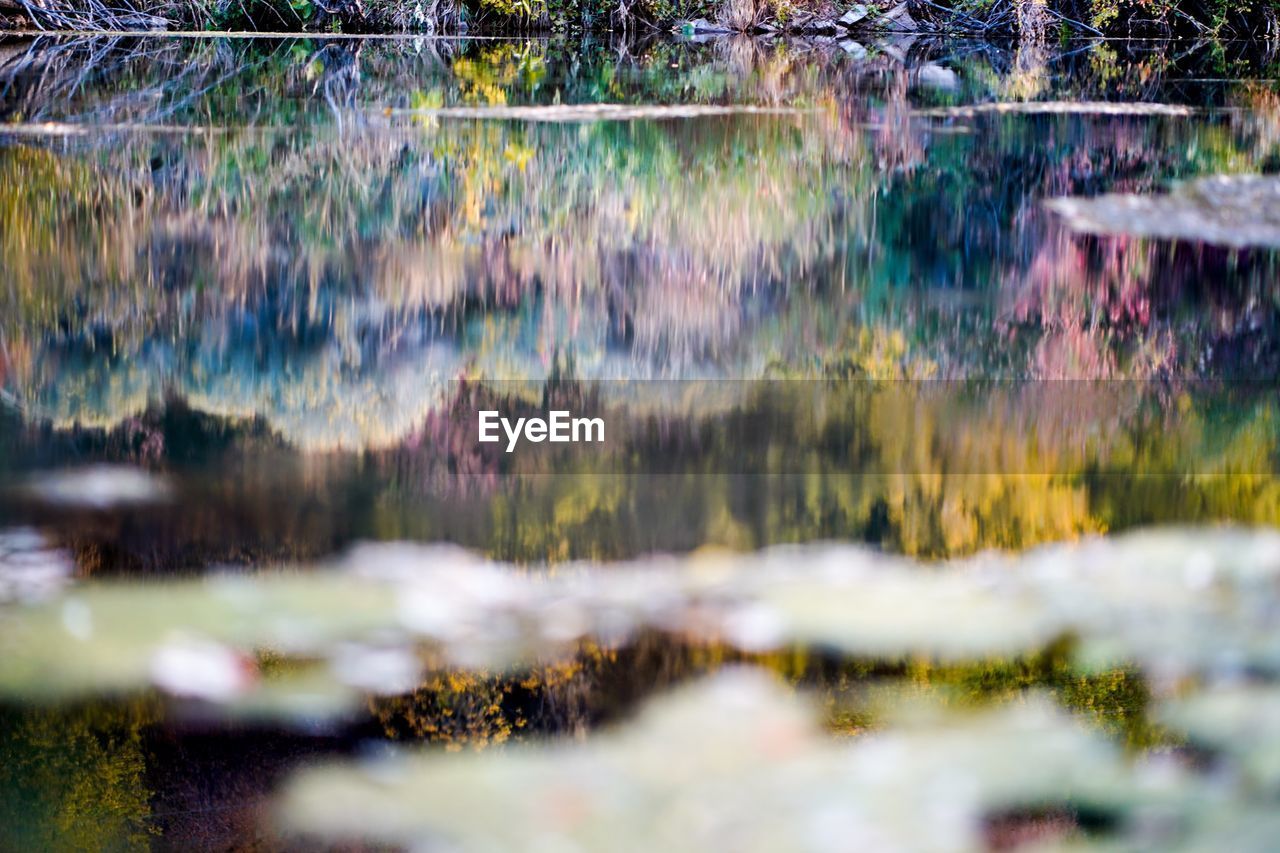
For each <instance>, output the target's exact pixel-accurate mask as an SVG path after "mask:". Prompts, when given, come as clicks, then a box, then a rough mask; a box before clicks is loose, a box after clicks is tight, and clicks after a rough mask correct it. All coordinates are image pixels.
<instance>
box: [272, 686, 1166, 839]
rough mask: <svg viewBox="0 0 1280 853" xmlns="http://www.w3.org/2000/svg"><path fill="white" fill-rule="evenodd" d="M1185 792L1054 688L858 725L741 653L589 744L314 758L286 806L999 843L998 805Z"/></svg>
mask: <svg viewBox="0 0 1280 853" xmlns="http://www.w3.org/2000/svg"><path fill="white" fill-rule="evenodd" d="M1183 799H1184V786H1183V785H1182V780H1181V779H1180V778H1179V777H1178V776H1176V775H1174V776H1170V775H1167V774H1166V775H1164V776H1157V775H1152V774H1147V773H1144V772H1142V770H1141V769H1140V768H1134V767H1132V766H1130V765H1129V764H1127V763H1126V762H1125V761H1124V759H1123V758H1122V757H1121V756H1120V755H1119V753H1118V751H1117V750H1116V749H1115V748H1114V747H1113V746H1112V745H1111V744H1109V743H1107V742H1106V740H1105V739H1104V738H1103V737H1101V736H1100V735H1099V734H1097V733H1096V732H1091V731H1089V730H1088V729H1087V728H1086V727H1085V726H1084V725H1082V724H1081V723H1080V722H1079V721H1077V720H1074V719H1072V718H1070V717H1069V716H1067V715H1066V714H1064V713H1063V712H1061V711H1060V710H1058V709H1056V708H1054V707H1053V706H1052V705H1051V703H1049V702H1047V701H1045V699H1044V698H1043V697H1038V696H1033V697H1030V698H1029V699H1026V700H1024V701H1023V702H1022V703H1019V704H1015V705H1009V706H1005V707H1001V708H997V709H995V710H992V711H989V712H986V713H980V714H965V713H954V712H953V713H950V714H942V715H938V714H932V715H927V716H924V717H922V718H920V719H917V720H914V721H904V722H903V723H902V724H900V725H897V726H894V727H891V728H889V729H887V730H885V731H881V732H876V733H874V734H871V735H867V736H865V737H862V738H859V739H858V740H856V741H854V742H853V743H842V742H839V741H835V740H832V739H829V738H828V737H826V736H825V735H824V734H823V732H822V731H821V729H820V728H819V726H818V713H817V709H815V708H813V707H811V706H810V705H809V704H808V703H807V702H805V701H803V700H800V699H797V698H796V697H795V696H793V695H792V694H790V693H789V692H788V691H786V690H785V689H784V688H782V687H781V686H779V685H778V684H777V683H776V682H774V681H772V680H771V679H770V678H768V677H767V676H765V675H764V674H762V673H758V672H755V671H749V670H736V671H735V670H730V671H728V672H724V673H721V674H720V675H718V676H716V677H713V678H711V679H708V680H706V681H704V682H702V683H699V684H695V685H692V686H690V687H686V688H684V689H682V690H679V691H677V692H675V693H673V694H671V695H668V696H665V697H662V698H661V699H659V700H656V701H654V702H652V703H651V704H650V705H649V706H648V707H646V708H645V709H644V710H643V711H642V712H641V713H640V715H639V716H638V718H636V719H635V720H633V721H631V722H630V723H628V724H626V725H625V726H624V727H622V728H621V729H620V730H618V731H615V732H611V733H605V734H602V735H600V736H598V737H595V738H593V739H590V740H588V741H587V742H586V743H585V744H578V743H572V742H570V743H557V744H551V745H546V746H542V745H538V746H515V747H511V748H508V749H506V750H504V751H503V752H501V753H496V754H495V753H492V752H486V753H481V754H471V755H466V754H441V753H431V752H410V753H404V754H401V755H399V756H397V757H396V758H395V759H394V760H390V761H383V762H379V763H375V764H365V765H355V764H351V763H341V764H331V765H328V766H318V767H313V768H308V769H305V770H302V771H301V772H299V773H296V774H295V775H294V777H293V778H292V779H291V780H290V781H289V783H288V784H287V786H286V788H285V791H284V794H283V797H282V804H281V810H280V812H281V816H282V818H283V820H284V822H285V824H286V826H287V827H288V828H289V829H291V830H292V831H293V832H295V833H298V834H300V835H303V836H306V837H309V838H317V837H318V838H322V839H329V840H335V839H342V840H344V841H350V840H352V839H360V840H365V841H371V842H374V843H381V844H390V845H396V846H399V845H404V846H409V847H413V848H416V847H419V846H423V845H435V844H439V843H444V844H445V845H447V846H448V847H449V848H450V849H459V850H505V849H538V850H552V849H554V850H597V849H617V850H743V851H753V850H760V851H768V850H812V851H824V850H832V851H835V850H856V849H874V850H937V851H962V850H978V849H982V848H983V847H984V838H985V829H984V818H985V817H986V816H988V815H990V814H1005V813H1010V812H1016V811H1017V810H1018V809H1043V808H1045V807H1047V806H1051V805H1054V804H1061V805H1063V806H1067V805H1070V806H1077V805H1079V806H1084V807H1088V808H1091V809H1094V810H1097V811H1098V812H1100V813H1102V814H1105V815H1107V816H1108V817H1110V818H1129V819H1132V821H1133V824H1134V825H1137V826H1139V827H1141V826H1143V825H1144V824H1143V822H1142V820H1141V818H1142V817H1143V816H1144V815H1145V814H1146V813H1147V812H1149V811H1150V810H1151V809H1153V808H1158V807H1159V806H1161V805H1163V804H1175V803H1180V802H1182V801H1183ZM494 814H501V815H502V816H503V819H502V820H494V819H493V815H494Z"/></svg>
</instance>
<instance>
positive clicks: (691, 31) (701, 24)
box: [679, 18, 733, 36]
mask: <svg viewBox="0 0 1280 853" xmlns="http://www.w3.org/2000/svg"><path fill="white" fill-rule="evenodd" d="M679 31H680V32H681V33H682V34H684V35H687V36H691V35H720V34H727V33H731V32H733V30H731V29H729V28H728V27H725V26H721V25H720V24H713V23H711V22H710V21H708V20H707V19H706V18H694V19H693V20H692V21H683V22H681V24H680V26H679Z"/></svg>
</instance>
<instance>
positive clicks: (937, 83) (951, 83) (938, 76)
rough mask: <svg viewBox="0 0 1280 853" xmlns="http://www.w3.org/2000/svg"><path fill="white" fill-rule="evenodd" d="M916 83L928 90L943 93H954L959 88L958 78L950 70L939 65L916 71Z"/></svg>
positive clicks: (927, 66)
mask: <svg viewBox="0 0 1280 853" xmlns="http://www.w3.org/2000/svg"><path fill="white" fill-rule="evenodd" d="M916 82H917V83H919V85H921V86H924V87H925V88H928V89H937V90H940V91H943V92H954V91H956V89H958V88H960V78H959V77H957V76H956V72H954V71H952V70H951V69H950V68H943V67H942V66H941V65H926V66H924V67H923V68H920V69H918V70H917V71H916Z"/></svg>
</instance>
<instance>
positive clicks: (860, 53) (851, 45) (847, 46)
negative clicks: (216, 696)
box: [840, 39, 867, 59]
mask: <svg viewBox="0 0 1280 853" xmlns="http://www.w3.org/2000/svg"><path fill="white" fill-rule="evenodd" d="M840 49H841V50H843V51H844V52H845V53H847V54H849V55H850V56H852V57H853V58H854V59H866V58H867V49H866V48H865V47H863V46H862V45H860V44H858V43H857V42H856V41H854V40H853V39H845V40H844V41H842V42H840Z"/></svg>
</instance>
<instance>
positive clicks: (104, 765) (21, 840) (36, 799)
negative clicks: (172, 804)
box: [0, 702, 155, 851]
mask: <svg viewBox="0 0 1280 853" xmlns="http://www.w3.org/2000/svg"><path fill="white" fill-rule="evenodd" d="M154 713H155V712H154V709H152V708H151V707H150V706H149V705H148V704H146V703H136V702H135V703H129V704H125V705H116V706H112V705H105V704H92V705H86V706H81V707H77V708H70V709H66V710H25V711H17V710H11V711H6V712H5V713H4V715H3V718H0V827H3V830H0V834H3V836H4V838H5V842H6V844H11V845H13V849H23V850H68V851H69V850H101V849H113V850H146V849H149V847H150V838H151V836H152V834H153V831H152V829H151V827H150V826H149V820H150V815H151V811H150V805H149V803H150V797H151V792H150V791H149V790H148V789H147V787H146V781H145V771H146V767H145V764H144V757H143V754H142V746H141V730H142V728H143V726H145V725H146V724H147V722H148V721H149V720H150V719H152V718H153V716H154Z"/></svg>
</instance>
